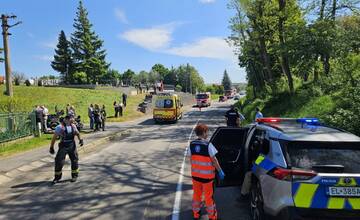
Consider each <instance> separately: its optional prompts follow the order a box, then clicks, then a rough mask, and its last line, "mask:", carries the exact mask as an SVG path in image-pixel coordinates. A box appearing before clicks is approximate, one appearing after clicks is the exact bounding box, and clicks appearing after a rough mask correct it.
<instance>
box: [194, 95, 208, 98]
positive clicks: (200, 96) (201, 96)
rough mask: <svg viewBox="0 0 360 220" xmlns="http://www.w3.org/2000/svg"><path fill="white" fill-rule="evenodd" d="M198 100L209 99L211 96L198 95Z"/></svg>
mask: <svg viewBox="0 0 360 220" xmlns="http://www.w3.org/2000/svg"><path fill="white" fill-rule="evenodd" d="M196 98H197V99H207V98H209V96H208V95H207V94H198V95H196Z"/></svg>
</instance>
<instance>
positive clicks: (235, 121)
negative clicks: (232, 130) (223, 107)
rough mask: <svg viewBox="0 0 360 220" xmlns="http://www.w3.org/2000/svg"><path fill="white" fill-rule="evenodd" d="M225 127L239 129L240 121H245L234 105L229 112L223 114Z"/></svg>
mask: <svg viewBox="0 0 360 220" xmlns="http://www.w3.org/2000/svg"><path fill="white" fill-rule="evenodd" d="M225 118H226V125H227V126H229V127H239V126H240V125H241V121H242V120H245V117H244V116H243V115H242V114H241V113H239V111H238V110H237V109H236V108H235V106H234V105H231V107H230V110H229V111H227V112H226V113H225Z"/></svg>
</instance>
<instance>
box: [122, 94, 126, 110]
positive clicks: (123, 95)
mask: <svg viewBox="0 0 360 220" xmlns="http://www.w3.org/2000/svg"><path fill="white" fill-rule="evenodd" d="M126 101H127V95H126V94H125V93H123V94H122V103H123V105H124V107H125V108H126V104H127V103H126Z"/></svg>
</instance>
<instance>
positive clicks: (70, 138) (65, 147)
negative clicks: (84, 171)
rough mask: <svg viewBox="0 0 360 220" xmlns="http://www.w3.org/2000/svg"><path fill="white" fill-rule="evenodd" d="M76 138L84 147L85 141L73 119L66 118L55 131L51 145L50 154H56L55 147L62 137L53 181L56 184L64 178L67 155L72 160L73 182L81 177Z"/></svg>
mask: <svg viewBox="0 0 360 220" xmlns="http://www.w3.org/2000/svg"><path fill="white" fill-rule="evenodd" d="M75 136H77V137H78V139H79V145H80V146H82V145H83V144H84V141H83V140H82V139H81V137H80V133H79V131H78V130H77V128H76V126H75V125H74V124H72V123H71V117H70V116H68V115H67V116H65V118H64V119H63V120H62V122H61V124H60V125H58V126H57V127H56V129H55V133H54V135H53V138H52V140H51V144H50V150H49V152H50V154H55V149H54V145H55V142H56V140H57V139H58V137H60V143H59V149H58V151H57V154H56V157H55V177H54V180H53V181H52V183H53V184H56V183H58V182H59V181H60V179H61V177H62V168H63V166H64V163H65V158H66V155H69V158H70V160H71V182H75V181H76V180H77V178H78V175H79V164H78V161H79V157H78V153H77V149H76V143H75Z"/></svg>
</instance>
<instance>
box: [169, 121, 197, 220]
mask: <svg viewBox="0 0 360 220" xmlns="http://www.w3.org/2000/svg"><path fill="white" fill-rule="evenodd" d="M199 121H200V119H198V120H197V121H196V123H195V125H194V127H193V128H192V130H191V133H190V135H189V138H188V146H187V147H186V149H185V152H184V158H183V162H182V164H181V168H180V176H179V181H178V183H177V187H176V194H175V201H174V206H173V212H172V218H171V220H179V218H180V208H181V194H182V185H183V179H184V170H185V162H186V155H187V152H188V149H189V144H190V140H191V137H192V135H193V133H194V130H195V127H196V125H197V124H198V123H199Z"/></svg>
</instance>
